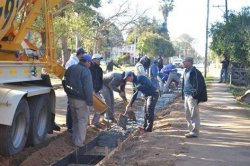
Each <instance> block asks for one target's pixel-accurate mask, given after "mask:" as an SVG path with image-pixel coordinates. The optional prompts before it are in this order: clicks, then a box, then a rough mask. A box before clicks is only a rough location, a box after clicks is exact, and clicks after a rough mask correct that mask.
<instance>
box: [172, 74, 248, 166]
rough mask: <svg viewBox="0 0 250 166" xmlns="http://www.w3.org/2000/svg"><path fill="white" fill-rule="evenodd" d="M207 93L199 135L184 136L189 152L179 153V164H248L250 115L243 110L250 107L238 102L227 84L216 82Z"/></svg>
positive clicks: (201, 108) (213, 165)
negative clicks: (207, 98) (228, 89)
mask: <svg viewBox="0 0 250 166" xmlns="http://www.w3.org/2000/svg"><path fill="white" fill-rule="evenodd" d="M215 73H216V72H215ZM208 95H209V101H208V102H207V103H204V104H202V105H201V107H200V112H201V134H200V138H198V139H185V143H184V146H185V148H187V149H188V153H182V154H180V155H179V156H178V159H179V160H178V161H177V162H176V166H196V165H201V166H249V165H250V119H249V118H247V117H246V115H244V112H247V111H250V109H249V108H242V107H240V106H239V105H237V103H236V101H235V99H234V98H233V96H232V95H231V94H230V93H228V92H227V87H226V85H225V84H218V83H217V82H213V83H212V85H211V86H210V88H208ZM242 115H244V116H242Z"/></svg>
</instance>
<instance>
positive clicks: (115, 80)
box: [103, 72, 127, 122]
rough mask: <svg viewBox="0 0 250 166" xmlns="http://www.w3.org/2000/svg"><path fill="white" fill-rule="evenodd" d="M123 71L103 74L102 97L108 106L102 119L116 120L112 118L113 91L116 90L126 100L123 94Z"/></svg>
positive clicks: (124, 84) (124, 83)
mask: <svg viewBox="0 0 250 166" xmlns="http://www.w3.org/2000/svg"><path fill="white" fill-rule="evenodd" d="M124 76H125V72H123V73H112V72H111V73H107V74H105V75H104V76H103V97H104V99H105V102H106V104H107V105H108V106H109V109H108V111H107V113H106V114H105V118H104V120H106V121H107V120H110V121H111V122H116V120H115V118H114V92H113V91H115V92H118V93H119V95H120V97H121V98H122V99H123V101H124V102H127V98H126V95H125V86H126V82H125V81H124V80H123V77H124Z"/></svg>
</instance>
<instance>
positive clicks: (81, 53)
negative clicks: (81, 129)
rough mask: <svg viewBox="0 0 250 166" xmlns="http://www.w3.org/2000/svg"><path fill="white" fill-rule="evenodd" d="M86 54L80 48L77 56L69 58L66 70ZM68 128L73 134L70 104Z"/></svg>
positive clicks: (67, 115)
mask: <svg viewBox="0 0 250 166" xmlns="http://www.w3.org/2000/svg"><path fill="white" fill-rule="evenodd" d="M85 53H86V51H85V50H84V49H83V48H82V47H79V48H78V49H77V50H76V55H75V56H74V55H73V56H72V55H71V57H70V58H69V60H68V61H67V62H66V64H65V69H66V70H67V69H68V68H69V67H70V66H72V65H76V64H78V63H79V60H80V58H81V57H82V56H83V54H85ZM66 126H67V129H68V131H69V132H70V133H71V132H72V116H71V110H70V107H69V104H68V106H67V114H66Z"/></svg>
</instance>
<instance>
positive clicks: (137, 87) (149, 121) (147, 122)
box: [123, 71, 159, 132]
mask: <svg viewBox="0 0 250 166" xmlns="http://www.w3.org/2000/svg"><path fill="white" fill-rule="evenodd" d="M123 79H124V80H125V81H126V82H132V83H133V90H134V94H133V97H132V99H131V100H130V102H129V104H128V105H127V107H126V110H129V108H131V107H132V106H133V103H134V101H135V99H136V96H137V93H138V91H141V92H142V93H143V94H144V96H145V102H144V114H145V115H144V125H143V127H142V129H143V130H144V131H145V132H152V130H153V123H154V110H155V106H156V103H157V100H158V97H159V93H158V92H157V90H156V88H155V87H154V86H153V84H152V82H151V81H150V80H149V79H148V78H147V77H145V76H142V75H140V76H136V75H135V74H134V73H133V72H131V71H129V72H126V73H125V75H124V77H123Z"/></svg>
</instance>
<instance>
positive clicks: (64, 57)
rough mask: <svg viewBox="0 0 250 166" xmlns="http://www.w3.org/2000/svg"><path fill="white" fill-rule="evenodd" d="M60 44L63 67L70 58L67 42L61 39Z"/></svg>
mask: <svg viewBox="0 0 250 166" xmlns="http://www.w3.org/2000/svg"><path fill="white" fill-rule="evenodd" d="M61 42H62V50H63V54H62V64H63V66H65V64H66V62H67V61H68V60H69V58H70V51H69V49H68V41H67V39H66V38H65V37H62V39H61Z"/></svg>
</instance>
